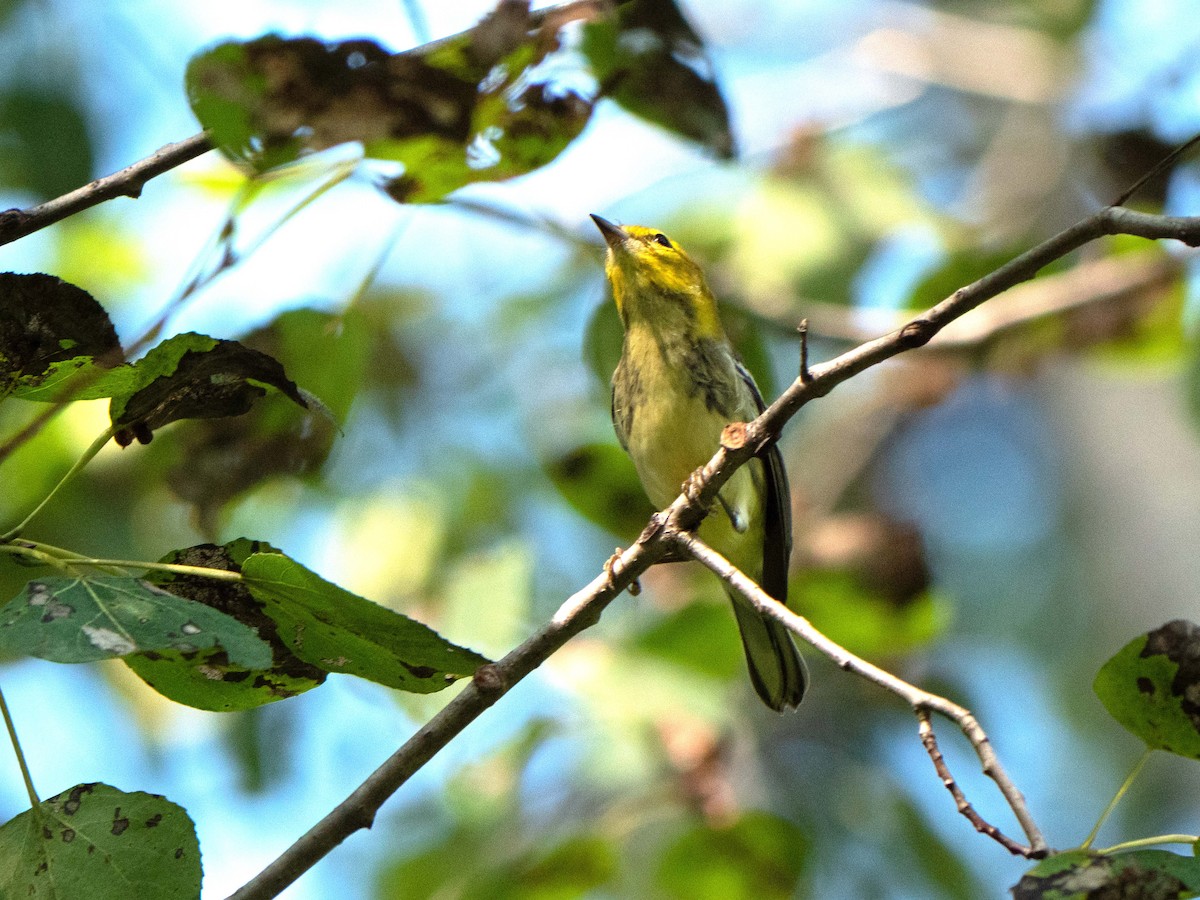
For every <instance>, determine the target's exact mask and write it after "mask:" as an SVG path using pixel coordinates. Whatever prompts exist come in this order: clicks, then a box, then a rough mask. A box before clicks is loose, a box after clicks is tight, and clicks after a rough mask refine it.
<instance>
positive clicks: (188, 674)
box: [125, 538, 325, 712]
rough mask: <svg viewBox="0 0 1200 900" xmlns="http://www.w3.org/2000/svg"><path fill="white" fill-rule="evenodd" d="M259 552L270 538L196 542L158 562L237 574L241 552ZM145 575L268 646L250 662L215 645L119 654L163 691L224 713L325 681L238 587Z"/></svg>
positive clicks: (196, 577) (194, 578)
mask: <svg viewBox="0 0 1200 900" xmlns="http://www.w3.org/2000/svg"><path fill="white" fill-rule="evenodd" d="M261 552H276V551H275V550H274V548H273V547H271V545H270V544H266V543H263V542H261V541H253V540H249V539H247V538H239V539H237V540H235V541H230V542H229V543H227V544H225V545H224V546H220V547H218V546H216V545H215V544H199V545H197V546H194V547H187V548H185V549H183V550H177V551H175V552H173V553H170V554H168V555H167V556H165V557H164V558H163V559H162V560H161V562H164V563H171V564H175V565H187V566H200V567H203V568H209V569H222V570H225V571H229V572H240V571H241V564H242V563H243V562H245V560H246V558H247V557H249V556H250V555H251V554H253V553H261ZM151 580H153V581H154V583H155V584H158V585H160V586H163V587H166V588H167V589H169V590H170V591H171V593H173V594H175V595H177V596H180V597H186V598H187V599H188V600H192V601H195V602H196V603H200V604H204V606H206V607H208V608H211V609H214V610H217V611H219V612H220V613H223V614H225V615H227V616H232V617H233V618H234V619H236V620H237V621H239V622H241V623H242V624H243V625H245V626H247V627H249V628H251V629H253V630H254V632H255V633H257V634H258V636H259V637H260V638H262V639H263V640H264V641H266V642H267V644H268V645H270V649H271V656H270V659H269V660H267V661H266V662H265V663H261V664H255V665H252V666H251V665H245V664H239V663H238V662H237V661H235V660H231V659H230V658H229V655H228V653H226V652H225V650H224V648H221V647H215V648H211V649H207V650H197V651H181V650H160V651H155V652H151V653H142V654H133V655H131V656H126V657H125V665H127V666H128V667H129V668H130V669H132V670H133V671H134V672H135V673H136V674H137V675H138V677H139V678H141V679H142V680H143V681H145V682H146V683H147V684H148V685H150V687H152V688H154V689H155V690H156V691H158V692H159V693H160V694H162V695H163V696H164V697H168V698H170V699H171V700H174V701H175V702H176V703H183V704H185V705H187V706H192V707H195V708H196V709H206V710H211V711H213V712H229V711H232V710H242V709H251V708H254V707H257V706H262V705H263V704H265V703H273V702H274V701H276V700H284V699H286V698H288V697H294V696H296V695H297V694H301V693H303V692H304V691H307V690H310V689H312V688H314V687H316V686H317V685H319V684H321V683H322V682H323V681H324V680H325V671H324V669H321V668H318V667H317V666H314V665H310V664H309V663H306V662H305V661H304V660H302V659H299V658H298V657H296V656H295V655H294V654H293V653H292V652H291V650H289V649H288V647H287V645H286V644H285V643H284V642H283V640H282V639H281V638H280V637H279V634H278V628H277V626H276V624H275V621H274V620H273V619H272V618H270V617H269V616H268V615H267V614H266V613H265V612H264V611H263V603H262V602H261V601H259V600H256V599H255V598H254V597H253V596H252V595H251V593H250V591H249V590H248V589H247V588H246V586H245V585H243V584H240V583H237V582H228V581H217V580H215V579H212V578H205V577H203V576H200V575H180V574H175V573H167V572H157V573H155V574H154V575H153V576H152V579H151Z"/></svg>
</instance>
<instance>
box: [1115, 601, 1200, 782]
mask: <svg viewBox="0 0 1200 900" xmlns="http://www.w3.org/2000/svg"><path fill="white" fill-rule="evenodd" d="M1093 688H1094V689H1095V691H1096V696H1098V697H1099V698H1100V702H1101V703H1103V704H1104V708H1105V709H1107V710H1108V712H1109V714H1110V715H1111V716H1112V717H1113V718H1114V719H1116V720H1117V721H1118V722H1120V723H1121V724H1122V725H1124V726H1125V727H1126V728H1127V729H1128V730H1129V731H1131V732H1133V733H1134V734H1135V735H1137V736H1138V737H1139V738H1141V739H1142V740H1143V741H1145V742H1146V746H1148V747H1150V748H1152V749H1156V750H1167V751H1170V752H1171V753H1177V754H1179V755H1180V756H1188V757H1191V758H1192V759H1200V707H1198V706H1197V705H1196V700H1195V698H1196V697H1197V696H1198V695H1200V627H1197V626H1196V625H1194V624H1193V623H1191V622H1186V621H1184V620H1182V619H1176V620H1175V621H1173V622H1168V623H1167V624H1166V625H1164V626H1162V627H1161V628H1158V629H1156V630H1154V631H1151V632H1150V633H1148V634H1145V635H1142V636H1141V637H1138V638H1135V639H1134V640H1132V641H1130V642H1129V643H1128V644H1126V645H1125V646H1124V647H1122V648H1121V650H1120V651H1118V653H1117V655H1116V656H1114V657H1113V658H1112V659H1110V660H1109V661H1108V662H1106V663H1105V664H1104V665H1103V666H1102V667H1101V669H1100V671H1099V672H1098V673H1097V674H1096V681H1095V683H1094V684H1093Z"/></svg>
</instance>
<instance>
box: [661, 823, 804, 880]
mask: <svg viewBox="0 0 1200 900" xmlns="http://www.w3.org/2000/svg"><path fill="white" fill-rule="evenodd" d="M807 855H808V844H807V842H806V841H805V840H804V837H803V836H802V835H801V834H800V831H799V829H797V828H796V826H795V825H793V824H792V823H791V822H789V821H787V820H786V819H782V818H779V817H778V816H774V815H771V814H770V813H765V812H755V811H750V812H746V813H744V814H743V815H742V816H741V818H739V819H738V820H737V821H736V822H734V823H733V824H731V825H723V826H713V825H707V824H699V825H696V826H694V827H693V828H691V829H690V830H688V831H686V832H684V833H683V834H682V835H680V836H679V837H678V838H677V839H676V840H675V841H674V842H673V843H672V844H671V845H670V846H668V847H667V849H666V850H665V851H664V853H663V855H662V860H661V862H660V863H659V868H658V884H659V887H660V888H661V889H662V891H663V892H664V894H665V895H666V896H668V897H675V898H680V900H682V898H687V900H722V898H727V897H755V898H759V900H770V898H779V900H784V898H790V897H793V896H795V893H796V887H797V882H798V881H799V879H800V873H801V872H802V871H803V869H804V860H805V858H806V857H807Z"/></svg>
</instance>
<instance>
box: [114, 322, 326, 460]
mask: <svg viewBox="0 0 1200 900" xmlns="http://www.w3.org/2000/svg"><path fill="white" fill-rule="evenodd" d="M132 368H133V381H132V383H131V384H130V385H129V386H128V387H127V388H126V389H125V390H123V391H122V392H121V393H118V394H116V395H114V396H113V399H112V404H111V408H110V410H109V415H110V417H111V418H112V422H113V426H114V427H115V428H116V429H117V432H116V439H117V442H118V443H120V444H122V445H126V444H129V443H131V442H132V441H133V439H134V438H137V439H138V440H139V441H141V442H142V443H149V442H150V438H151V437H152V435H153V432H154V429H156V428H161V427H162V426H163V425H166V424H168V423H170V422H174V421H176V420H177V419H205V418H214V417H220V416H239V415H241V414H243V413H245V412H246V411H248V410H249V409H250V406H251V405H252V404H253V403H254V401H255V400H257V399H258V398H260V397H262V396H264V395H265V394H266V392H267V391H266V387H267V386H269V387H273V388H275V389H276V390H278V391H280V392H281V393H282V394H284V395H285V396H286V397H288V398H289V399H290V400H292V402H294V403H297V404H299V405H300V406H302V407H305V408H307V407H308V401H307V400H306V399H305V398H304V396H303V395H302V394H301V393H300V391H299V389H298V388H297V387H296V385H295V383H294V382H293V381H292V380H291V379H289V378H288V377H287V375H286V374H285V373H284V371H283V366H281V365H280V364H279V362H278V361H277V360H274V359H272V358H271V357H269V356H267V355H266V354H265V353H260V352H259V351H257V350H251V349H250V348H249V347H246V346H243V345H242V344H239V343H238V342H237V341H222V340H217V339H216V338H211V337H208V336H207V335H203V334H195V333H193V332H188V333H187V334H177V335H175V336H174V337H173V338H170V339H169V340H166V341H163V342H162V343H161V344H159V345H158V346H156V347H154V348H153V349H152V350H151V351H150V352H149V353H147V354H146V355H145V356H144V357H142V358H141V359H139V360H138V361H137V362H136V363H134V365H133V367H132Z"/></svg>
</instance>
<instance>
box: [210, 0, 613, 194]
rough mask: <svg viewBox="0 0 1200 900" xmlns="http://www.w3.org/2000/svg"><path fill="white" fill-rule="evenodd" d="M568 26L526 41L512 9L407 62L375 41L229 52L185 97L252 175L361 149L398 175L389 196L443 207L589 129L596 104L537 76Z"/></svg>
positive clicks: (214, 52) (280, 44) (260, 45)
mask: <svg viewBox="0 0 1200 900" xmlns="http://www.w3.org/2000/svg"><path fill="white" fill-rule="evenodd" d="M595 14H596V12H595V10H590V9H589V10H580V11H579V12H577V13H575V15H577V16H578V15H587V16H594V15H595ZM561 18H562V17H559V18H557V19H555V20H554V24H553V25H548V26H546V28H545V29H536V30H533V31H532V32H531V27H532V26H531V22H530V20H529V12H528V4H527V3H519V2H511V0H509V2H504V3H501V4H500V5H499V7H498V8H497V9H496V11H495V12H494V13H493V14H492V15H490V16H489V17H488V18H487V19H485V20H484V21H483V22H481V23H480V25H479V26H478V27H476V28H475V29H474V30H472V31H471V32H468V33H467V34H465V35H462V36H459V37H457V38H455V39H452V40H448V41H443V42H439V43H438V44H436V45H434V46H433V47H431V48H428V49H424V50H422V49H418V50H414V51H410V52H407V53H391V52H389V51H388V50H386V49H384V48H383V47H381V46H380V45H379V44H377V43H376V42H374V41H371V40H351V41H343V42H340V43H324V42H322V41H318V40H315V39H313V38H308V37H301V38H283V37H280V36H278V35H268V36H266V37H263V38H259V39H257V40H254V41H249V42H245V43H237V42H229V43H224V44H220V45H218V46H216V47H213V48H211V49H209V50H206V51H204V52H203V53H201V54H199V55H197V56H195V57H193V59H192V61H191V63H190V64H189V66H188V73H187V88H188V96H189V98H190V100H191V104H192V109H193V111H194V112H195V114H196V116H197V118H198V119H199V120H200V121H201V123H202V124H203V125H204V126H205V127H206V128H208V129H210V130H211V132H212V134H213V135H214V138H215V140H216V142H217V144H218V145H219V146H220V147H221V148H222V149H223V150H224V151H225V152H226V153H227V154H229V155H231V156H232V157H234V158H235V159H239V160H242V161H243V162H245V163H247V164H248V165H249V166H251V167H252V168H254V169H255V170H257V171H265V170H267V169H270V168H272V167H274V166H278V165H280V164H283V163H287V162H291V161H293V160H295V159H296V158H298V157H299V156H301V155H302V154H305V153H309V152H314V151H318V150H322V149H325V148H328V147H333V146H336V145H338V144H343V143H346V142H349V141H357V142H359V143H361V144H362V145H363V149H364V152H365V153H366V155H367V156H368V157H370V158H374V159H386V160H393V161H396V162H401V163H403V164H404V166H405V172H404V174H403V175H402V176H400V177H398V178H395V179H392V180H390V181H389V182H388V183H387V184H386V185H385V189H386V191H387V193H388V194H389V195H390V196H392V197H393V198H395V199H396V200H399V201H402V202H429V201H433V200H439V199H441V198H442V197H444V196H445V195H446V194H448V193H450V192H451V191H453V190H455V189H456V188H459V187H462V186H463V185H466V184H470V183H472V182H476V181H499V180H503V179H506V178H511V177H513V176H515V175H521V174H524V173H525V172H529V171H532V170H533V169H536V168H538V167H540V166H542V165H545V164H546V163H547V162H549V161H550V160H552V159H554V157H556V156H557V155H558V154H559V153H560V152H561V151H562V149H563V148H564V147H566V145H567V144H568V143H570V142H571V141H572V140H573V139H574V138H575V137H576V136H577V135H578V134H579V132H580V131H581V130H582V129H583V126H584V125H585V124H586V123H587V120H588V117H589V116H590V114H591V103H590V102H589V101H588V100H585V99H584V98H582V97H581V96H579V94H578V93H577V92H575V91H573V90H571V89H568V88H564V87H561V86H560V84H561V83H556V82H553V81H551V80H550V75H549V74H548V73H549V71H550V69H552V68H553V67H552V66H548V65H543V63H545V62H546V60H547V58H548V57H549V56H551V55H553V54H559V53H560V50H561V48H560V47H559V44H558V39H557V31H558V29H559V28H561V27H562V26H563V25H564V24H566V23H565V22H564V21H560V19H561ZM562 56H563V57H564V58H565V57H566V56H567V55H566V54H565V53H563V54H562ZM556 58H557V57H556ZM575 68H576V69H577V68H578V66H575Z"/></svg>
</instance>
